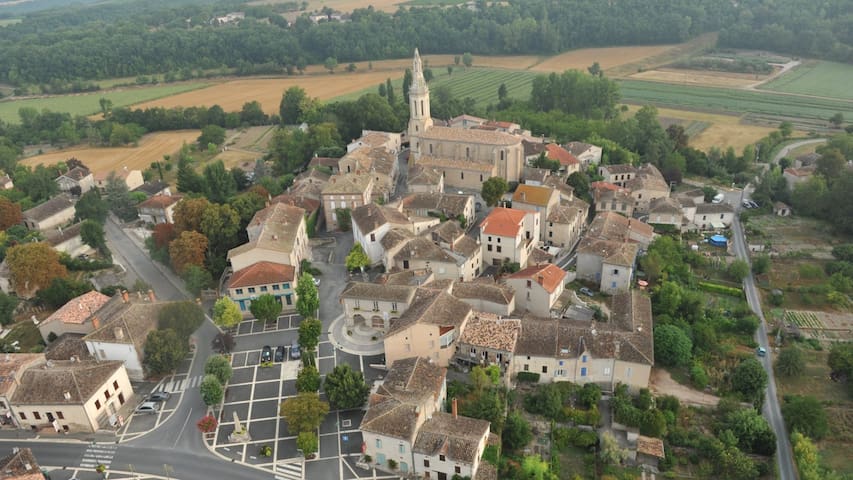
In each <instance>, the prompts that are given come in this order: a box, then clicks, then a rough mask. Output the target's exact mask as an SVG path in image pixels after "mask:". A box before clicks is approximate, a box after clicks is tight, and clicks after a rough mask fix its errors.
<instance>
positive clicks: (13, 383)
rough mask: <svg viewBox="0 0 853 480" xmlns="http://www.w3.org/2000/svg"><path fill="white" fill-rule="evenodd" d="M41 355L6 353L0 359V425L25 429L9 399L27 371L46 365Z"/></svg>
mask: <svg viewBox="0 0 853 480" xmlns="http://www.w3.org/2000/svg"><path fill="white" fill-rule="evenodd" d="M46 361H47V360H46V359H45V357H44V354H43V353H7V354H5V355H4V356H3V357H2V358H0V425H3V426H4V427H14V428H26V427H28V426H26V427H25V426H24V425H23V424H21V422H20V420H19V418H18V416H17V415H15V413H14V412H13V411H12V407H11V405H12V403H11V398H12V396H13V395H14V394H15V390H17V388H18V386H19V385H20V384H21V378H22V377H23V375H24V372H25V371H26V370H27V369H30V368H35V367H39V366H42V365H44V364H45V363H46Z"/></svg>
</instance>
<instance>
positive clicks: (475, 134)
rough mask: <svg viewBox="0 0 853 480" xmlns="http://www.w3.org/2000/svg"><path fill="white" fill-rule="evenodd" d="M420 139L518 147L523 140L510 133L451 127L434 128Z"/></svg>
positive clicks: (425, 132) (421, 135) (422, 133)
mask: <svg viewBox="0 0 853 480" xmlns="http://www.w3.org/2000/svg"><path fill="white" fill-rule="evenodd" d="M420 138H422V139H424V140H445V141H451V142H464V143H479V144H484V145H517V144H519V143H521V138H519V137H517V136H514V135H510V134H508V133H503V132H490V131H487V130H475V129H464V128H451V127H432V128H430V129H428V130H426V131H424V132H421V134H420Z"/></svg>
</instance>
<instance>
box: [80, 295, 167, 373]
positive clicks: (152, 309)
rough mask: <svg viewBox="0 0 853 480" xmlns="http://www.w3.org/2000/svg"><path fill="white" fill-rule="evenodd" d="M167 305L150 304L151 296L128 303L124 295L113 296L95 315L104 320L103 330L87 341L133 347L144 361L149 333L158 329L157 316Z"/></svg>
mask: <svg viewBox="0 0 853 480" xmlns="http://www.w3.org/2000/svg"><path fill="white" fill-rule="evenodd" d="M167 304H168V302H155V303H150V302H149V301H148V299H147V297H143V298H142V299H136V298H133V296H131V300H130V301H128V302H127V303H125V302H123V301H122V300H121V296H116V297H113V298H112V299H111V301H110V302H107V304H106V305H104V306H103V307H101V309H100V310H98V311H97V312H96V313H95V315H96V316H97V317H98V318H99V319H100V320H101V327H100V328H98V329H97V330H95V331H93V332H91V333H89V334H88V335H86V336H85V337H83V339H84V340H92V341H97V342H106V343H117V344H124V345H133V347H134V349H135V350H136V353H137V354H138V355H139V357H140V360H141V359H142V355H143V353H144V347H145V341H146V340H147V339H148V334H149V333H150V332H152V331H154V330H156V329H157V317H158V315H159V313H160V310H161V309H162V308H163V307H164V306H166V305H167Z"/></svg>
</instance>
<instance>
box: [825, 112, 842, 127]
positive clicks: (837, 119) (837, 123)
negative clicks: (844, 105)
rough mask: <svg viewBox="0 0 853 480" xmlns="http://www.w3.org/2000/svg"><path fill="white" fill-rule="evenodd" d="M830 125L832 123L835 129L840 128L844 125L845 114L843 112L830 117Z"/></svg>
mask: <svg viewBox="0 0 853 480" xmlns="http://www.w3.org/2000/svg"><path fill="white" fill-rule="evenodd" d="M829 123H831V124H832V126H833V127H835V128H840V127H841V124H842V123H844V114H843V113H841V112H837V113H835V114H834V115H833V116H831V117H829Z"/></svg>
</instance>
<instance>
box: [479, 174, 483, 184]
mask: <svg viewBox="0 0 853 480" xmlns="http://www.w3.org/2000/svg"><path fill="white" fill-rule="evenodd" d="M480 181H481V182H482V181H483V174H482V173H481V174H480Z"/></svg>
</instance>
